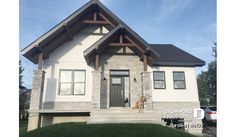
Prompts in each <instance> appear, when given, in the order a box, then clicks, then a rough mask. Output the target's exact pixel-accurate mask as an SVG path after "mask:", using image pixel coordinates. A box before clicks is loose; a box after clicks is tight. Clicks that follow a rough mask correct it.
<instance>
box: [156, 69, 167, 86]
mask: <svg viewBox="0 0 236 137" xmlns="http://www.w3.org/2000/svg"><path fill="white" fill-rule="evenodd" d="M154 73H163V74H164V80H160V79H158V80H155V74H154ZM155 81H163V82H164V88H158V87H155ZM153 88H154V89H166V76H165V71H153Z"/></svg>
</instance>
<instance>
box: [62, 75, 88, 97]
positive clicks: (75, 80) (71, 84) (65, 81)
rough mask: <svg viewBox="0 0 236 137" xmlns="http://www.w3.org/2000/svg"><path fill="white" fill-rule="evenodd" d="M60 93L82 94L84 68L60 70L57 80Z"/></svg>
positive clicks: (83, 91) (83, 88)
mask: <svg viewBox="0 0 236 137" xmlns="http://www.w3.org/2000/svg"><path fill="white" fill-rule="evenodd" d="M59 94H60V95H84V94H85V71H84V70H60V82H59Z"/></svg>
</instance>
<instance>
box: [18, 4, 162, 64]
mask: <svg viewBox="0 0 236 137" xmlns="http://www.w3.org/2000/svg"><path fill="white" fill-rule="evenodd" d="M94 9H99V11H100V12H101V13H102V14H104V16H106V18H107V19H108V20H109V21H110V22H111V23H112V24H114V26H113V28H114V27H115V26H118V25H121V26H123V27H124V28H125V29H126V30H127V31H128V32H130V34H132V36H133V37H135V38H136V39H137V40H138V44H141V45H144V46H146V47H149V44H148V43H147V42H146V41H145V40H144V39H142V38H141V37H140V36H139V35H138V34H137V33H136V32H134V31H133V30H132V29H131V28H130V27H129V26H128V25H126V24H125V23H124V22H123V21H122V20H120V19H119V18H118V17H117V16H116V15H115V14H113V13H112V12H111V11H110V10H109V9H108V8H107V7H106V6H104V5H103V4H102V3H101V2H100V1H99V0H90V1H89V2H88V3H86V4H85V5H84V6H82V7H81V8H80V9H78V10H77V11H75V12H74V13H72V14H71V15H70V16H68V17H67V18H66V19H65V20H63V21H62V22H60V23H59V24H57V25H56V26H55V27H53V28H52V29H50V30H49V31H48V32H46V33H45V34H43V35H42V36H41V37H39V38H38V39H36V40H35V41H34V42H32V43H31V44H30V45H28V46H27V47H25V48H24V49H22V54H23V56H25V57H26V58H27V59H29V60H30V61H32V62H33V63H35V64H37V63H38V54H39V53H40V52H44V57H43V58H47V57H48V54H50V53H51V52H52V51H53V50H55V49H56V48H58V47H59V46H60V45H62V44H63V43H64V42H66V41H68V40H71V39H72V38H73V36H74V35H76V34H77V33H78V32H79V30H81V29H83V28H84V27H86V26H87V25H86V24H83V23H81V20H83V19H84V18H85V16H87V15H88V14H89V12H91V11H92V10H94ZM110 30H111V29H110ZM150 48H151V47H150ZM154 52H155V51H154ZM155 55H157V56H158V53H155Z"/></svg>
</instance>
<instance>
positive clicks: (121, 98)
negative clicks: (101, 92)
mask: <svg viewBox="0 0 236 137" xmlns="http://www.w3.org/2000/svg"><path fill="white" fill-rule="evenodd" d="M124 81H125V80H124V77H122V76H111V78H110V106H111V107H124V106H125V93H124V90H125V86H124Z"/></svg>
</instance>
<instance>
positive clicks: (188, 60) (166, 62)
mask: <svg viewBox="0 0 236 137" xmlns="http://www.w3.org/2000/svg"><path fill="white" fill-rule="evenodd" d="M150 46H151V47H152V48H153V49H154V50H156V51H157V52H158V53H159V54H160V58H159V59H158V60H157V61H156V62H154V63H153V64H152V65H153V66H203V65H205V62H204V61H203V60H201V59H199V58H197V57H195V56H193V55H191V54H189V53H187V52H185V51H183V50H182V49H179V48H178V47H176V46H174V45H172V44H150Z"/></svg>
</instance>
